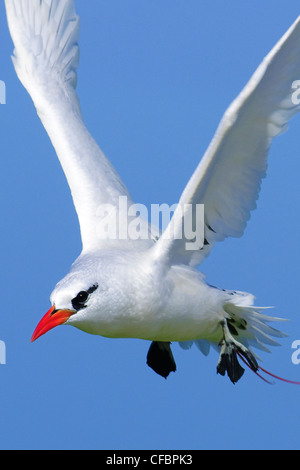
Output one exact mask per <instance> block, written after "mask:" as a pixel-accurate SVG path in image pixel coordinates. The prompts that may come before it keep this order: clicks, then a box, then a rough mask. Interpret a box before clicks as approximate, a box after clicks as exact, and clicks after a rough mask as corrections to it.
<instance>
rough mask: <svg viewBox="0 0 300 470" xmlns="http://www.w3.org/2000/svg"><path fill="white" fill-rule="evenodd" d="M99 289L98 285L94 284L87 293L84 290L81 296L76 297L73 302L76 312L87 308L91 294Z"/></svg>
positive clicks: (80, 293)
mask: <svg viewBox="0 0 300 470" xmlns="http://www.w3.org/2000/svg"><path fill="white" fill-rule="evenodd" d="M96 289H98V284H94V285H93V286H92V287H90V288H89V289H88V290H87V291H85V290H82V291H80V292H79V294H77V295H76V297H74V299H73V300H72V306H73V308H74V309H75V310H81V309H82V308H85V307H86V305H85V303H86V301H87V299H88V297H89V295H90V294H92V293H93V292H95V290H96Z"/></svg>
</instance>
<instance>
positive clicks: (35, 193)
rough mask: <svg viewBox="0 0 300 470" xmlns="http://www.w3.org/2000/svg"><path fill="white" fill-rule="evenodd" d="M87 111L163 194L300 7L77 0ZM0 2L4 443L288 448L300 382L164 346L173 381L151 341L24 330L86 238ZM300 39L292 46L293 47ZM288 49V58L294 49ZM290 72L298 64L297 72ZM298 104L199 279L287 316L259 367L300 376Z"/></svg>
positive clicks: (149, 187) (161, 198)
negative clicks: (254, 200) (251, 197)
mask: <svg viewBox="0 0 300 470" xmlns="http://www.w3.org/2000/svg"><path fill="white" fill-rule="evenodd" d="M77 11H78V13H79V14H80V16H81V37H80V46H81V61H80V68H79V73H78V79H79V83H78V93H79V96H80V101H81V106H82V111H83V115H84V117H85V121H86V123H87V125H88V127H89V129H90V131H91V132H92V134H93V136H94V137H95V138H96V140H97V141H98V143H99V144H100V146H101V148H102V149H103V151H104V152H105V153H106V155H107V156H108V157H109V158H110V159H111V161H112V162H113V163H114V165H115V166H116V168H117V170H118V172H119V173H120V174H121V176H122V178H123V180H124V181H125V183H126V185H127V186H128V187H129V190H130V192H131V194H132V196H133V199H134V200H135V201H136V202H139V203H144V204H147V205H150V204H151V203H169V204H173V203H176V202H177V201H178V198H179V196H180V194H181V192H182V190H183V189H184V187H185V184H186V183H187V181H188V179H189V177H190V176H191V174H192V172H193V171H194V169H195V168H196V165H197V164H198V161H199V160H200V158H201V156H202V155H203V153H204V151H205V150H206V147H207V146H208V144H209V142H210V140H211V138H212V136H213V133H214V131H215V129H216V127H217V125H218V123H219V120H220V118H221V117H222V114H223V112H224V111H225V110H226V108H227V106H228V105H229V104H230V102H231V101H232V100H233V99H234V98H235V96H236V95H237V94H238V93H239V92H240V90H241V89H242V87H243V86H244V85H245V84H246V82H247V81H248V79H249V78H250V76H251V74H252V73H253V72H254V70H255V69H256V67H257V66H258V65H259V63H260V62H261V60H262V59H263V57H264V56H265V55H266V54H267V53H268V52H269V50H270V49H271V48H272V47H273V45H275V43H276V42H277V40H279V38H280V37H281V36H282V35H283V33H284V32H285V31H286V30H287V29H288V27H289V26H290V25H291V24H292V23H293V21H294V20H295V19H296V18H297V16H298V15H299V13H300V9H299V1H298V0H297V1H296V0H287V1H286V2H284V3H283V2H282V1H277V0H264V1H263V2H262V1H258V0H252V1H249V0H248V1H244V2H241V1H240V0H230V1H225V0H214V1H204V0H203V1H202V0H77ZM11 53H12V43H11V40H10V37H9V34H8V29H7V25H6V19H5V12H4V6H3V2H1V4H0V59H1V61H0V64H1V67H0V80H3V81H4V82H5V83H6V105H0V120H1V121H0V122H1V128H0V135H1V156H2V157H1V159H0V174H1V185H0V192H1V198H0V204H1V220H2V222H1V232H0V237H1V246H2V253H1V315H0V340H2V341H4V342H5V344H6V352H7V364H6V365H0V384H1V385H0V410H1V412H0V447H1V448H2V449H76V448H78V449H95V448H97V449H176V450H178V449H296V448H299V447H300V437H299V422H300V409H299V396H300V388H298V387H296V386H292V385H287V384H282V383H277V384H276V385H274V386H271V385H267V384H265V383H264V382H262V381H260V380H259V379H258V378H257V377H256V376H255V375H254V374H252V373H251V372H250V371H247V372H246V374H245V376H244V378H243V379H242V380H241V381H240V382H239V383H238V384H237V385H235V386H233V385H232V384H231V383H230V381H229V380H228V379H227V378H223V377H220V376H217V374H216V364H217V359H218V358H217V354H216V353H215V352H214V351H213V352H212V353H211V354H210V356H209V357H208V358H204V357H203V356H202V355H201V353H200V352H199V351H198V350H197V349H196V348H193V349H192V350H190V351H183V350H181V349H180V347H179V346H178V345H177V344H174V345H173V352H174V356H175V359H176V361H177V367H178V371H177V372H176V374H171V376H170V377H169V378H168V380H164V379H162V378H161V377H159V376H158V375H156V374H155V373H154V372H153V371H152V370H151V369H149V368H148V367H147V366H146V364H145V361H146V354H147V351H148V347H149V344H148V343H147V342H143V341H141V340H110V339H104V338H101V337H94V336H89V335H87V334H85V333H83V332H81V331H79V330H76V329H75V328H71V327H59V328H57V329H56V330H53V331H51V332H50V333H48V334H47V335H46V336H44V337H42V338H41V339H39V340H38V341H37V342H36V343H34V344H31V343H30V338H31V334H32V332H33V330H34V328H35V326H36V324H37V322H38V321H39V320H40V318H41V317H42V315H44V313H45V312H46V311H47V310H48V308H49V307H50V303H49V295H50V293H51V291H52V289H53V287H54V285H55V284H56V282H57V281H59V280H60V279H61V277H63V276H64V275H65V274H66V272H67V271H68V270H69V266H70V264H71V263H72V262H73V260H74V259H75V258H76V257H77V256H78V255H79V253H80V248H81V245H80V235H79V227H78V223H77V218H76V214H75V210H74V208H73V204H72V200H71V196H70V193H69V188H68V186H67V183H66V180H65V177H64V175H63V172H62V170H61V168H60V165H59V162H58V160H57V158H56V155H55V153H54V151H53V149H52V146H51V144H50V142H49V139H48V136H47V135H46V133H45V131H44V129H43V127H42V125H41V123H40V121H39V119H38V118H37V116H36V113H35V110H34V107H33V105H32V102H31V100H30V98H29V97H28V95H27V93H26V92H25V90H24V89H23V87H22V86H21V85H20V83H19V81H18V79H17V77H16V75H15V72H14V70H13V66H12V63H11V60H10V55H11ZM299 54H300V51H299ZM299 60H300V59H299ZM299 79H300V77H299ZM299 135H300V116H298V117H296V118H294V120H293V121H292V123H291V126H290V130H289V131H288V133H286V134H285V135H283V136H281V137H279V138H277V140H276V141H275V142H274V145H273V147H272V149H271V153H270V166H269V173H268V177H267V179H266V180H265V181H264V183H263V188H262V191H261V195H260V200H259V203H258V209H257V210H256V211H255V212H254V213H253V215H252V218H251V221H250V223H249V225H248V227H247V231H246V233H245V235H244V236H243V238H241V239H231V240H227V241H226V242H223V243H220V244H219V245H218V246H216V247H215V248H214V250H213V252H212V254H211V255H210V257H209V258H208V259H207V260H206V261H205V263H204V264H203V265H202V266H201V267H200V269H201V270H203V271H204V272H205V274H206V275H207V279H208V282H209V283H211V284H214V285H218V286H220V287H224V288H228V289H236V290H244V291H249V292H252V293H253V294H255V296H256V298H257V299H256V303H257V305H263V306H274V307H275V308H274V310H272V314H274V315H276V316H282V317H285V318H289V319H290V320H291V321H290V322H288V323H285V324H282V325H281V328H282V329H283V330H284V331H285V332H286V333H288V334H289V337H288V338H286V339H284V340H283V341H282V346H281V347H280V348H275V349H273V351H272V354H267V353H262V354H261V355H262V357H263V359H264V367H266V368H267V369H270V370H271V371H273V372H275V373H278V374H280V375H282V376H284V377H288V378H291V379H294V380H300V365H299V366H296V365H294V364H293V363H292V361H291V356H292V352H293V350H292V348H291V345H292V342H293V341H294V340H298V339H299V340H300V302H299V279H300V268H299V266H300V251H299V233H300V218H299V215H298V214H299V212H300V194H299V174H300V145H299V144H300V140H299Z"/></svg>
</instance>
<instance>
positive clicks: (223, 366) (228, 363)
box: [217, 343, 245, 384]
mask: <svg viewBox="0 0 300 470" xmlns="http://www.w3.org/2000/svg"><path fill="white" fill-rule="evenodd" d="M226 372H227V374H228V377H229V378H230V380H231V382H232V383H233V384H235V383H237V382H238V381H239V380H240V379H241V378H242V377H243V375H244V372H245V369H243V367H242V366H241V365H240V364H239V361H238V359H237V349H236V347H235V345H234V344H231V343H229V344H224V345H222V350H221V354H220V359H219V362H218V366H217V373H218V374H220V375H222V376H223V377H224V376H225V373H226Z"/></svg>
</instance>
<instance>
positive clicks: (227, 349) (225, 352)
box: [217, 319, 258, 384]
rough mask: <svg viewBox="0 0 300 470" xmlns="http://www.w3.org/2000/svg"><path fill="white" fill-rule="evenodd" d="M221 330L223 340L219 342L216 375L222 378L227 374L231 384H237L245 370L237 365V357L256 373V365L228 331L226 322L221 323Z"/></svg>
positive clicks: (250, 354)
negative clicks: (219, 349) (243, 359)
mask: <svg viewBox="0 0 300 470" xmlns="http://www.w3.org/2000/svg"><path fill="white" fill-rule="evenodd" d="M221 325H222V329H223V335H224V336H223V339H222V341H221V342H220V346H221V353H220V358H219V362H218V366H217V372H218V374H220V375H222V376H224V375H225V373H226V372H227V374H228V377H229V378H230V380H231V382H232V383H234V384H235V383H236V382H238V381H239V380H240V379H241V377H242V376H243V375H244V372H245V369H243V367H242V366H241V365H240V364H239V362H238V358H237V356H238V355H239V356H242V357H244V358H245V360H246V361H247V363H248V365H249V367H250V368H251V369H252V370H253V371H254V372H257V370H258V364H257V362H256V359H255V357H254V356H253V354H252V353H251V352H250V351H249V350H248V349H247V348H246V347H245V346H244V345H243V344H241V343H239V342H238V341H237V340H236V339H234V338H233V336H232V334H231V333H230V331H229V328H228V324H227V320H226V319H224V320H223V321H222V323H221Z"/></svg>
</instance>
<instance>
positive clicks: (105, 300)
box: [5, 0, 300, 383]
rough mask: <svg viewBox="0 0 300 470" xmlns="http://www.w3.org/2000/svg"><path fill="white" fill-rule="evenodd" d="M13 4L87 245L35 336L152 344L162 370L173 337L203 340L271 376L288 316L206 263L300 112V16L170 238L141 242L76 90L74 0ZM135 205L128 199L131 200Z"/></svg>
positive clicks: (241, 103)
mask: <svg viewBox="0 0 300 470" xmlns="http://www.w3.org/2000/svg"><path fill="white" fill-rule="evenodd" d="M5 6H6V12H7V19H8V25H9V30H10V33H11V37H12V40H13V43H14V47H15V50H14V56H13V63H14V66H15V70H16V73H17V75H18V77H19V79H20V81H21V82H22V84H23V85H24V87H25V88H26V90H27V91H28V93H29V94H30V96H31V98H32V100H33V102H34V105H35V107H36V110H37V113H38V115H39V117H40V119H41V121H42V123H43V125H44V127H45V129H46V131H47V133H48V135H49V137H50V139H51V142H52V144H53V146H54V148H55V150H56V153H57V155H58V158H59V160H60V162H61V165H62V167H63V170H64V172H65V175H66V178H67V180H68V183H69V186H70V189H71V193H72V197H73V201H74V205H75V208H76V211H77V214H78V218H79V223H80V230H81V237H82V252H81V254H80V256H79V258H78V259H77V260H76V261H75V262H74V263H73V265H72V266H71V269H70V272H69V273H68V274H67V275H66V276H65V277H64V278H63V279H62V280H61V281H60V282H59V283H58V284H57V285H56V287H55V289H54V291H53V292H52V295H51V305H52V306H51V308H50V310H49V311H48V312H47V314H46V315H45V316H44V317H43V319H42V320H41V322H40V323H39V325H38V326H37V328H36V330H35V332H34V334H33V337H32V341H34V340H35V339H37V338H38V337H40V336H41V335H43V334H44V333H46V332H47V331H49V330H50V329H52V328H54V327H55V326H58V325H61V324H66V325H72V326H75V327H77V328H79V329H80V330H83V331H85V332H87V333H91V334H95V335H101V336H105V337H110V338H140V339H144V340H150V341H151V342H152V344H151V347H150V350H149V353H148V357H147V362H148V365H149V366H150V367H152V368H153V369H154V370H155V371H156V372H157V373H159V374H160V375H162V376H163V377H167V376H168V375H169V373H170V372H171V371H175V370H176V365H175V361H174V357H173V355H172V352H171V347H170V344H171V342H179V343H180V345H181V346H182V347H183V348H185V349H188V348H189V347H190V346H191V345H192V344H193V343H196V345H197V346H198V347H199V349H200V350H201V351H202V352H203V353H204V354H208V352H209V348H210V345H214V346H215V347H216V349H218V351H219V354H220V357H219V362H218V365H217V371H218V372H219V373H220V374H221V375H225V374H226V372H227V374H228V376H229V378H230V380H231V381H232V382H233V383H235V382H237V381H238V380H239V379H240V378H241V376H242V375H243V373H244V369H243V367H242V366H241V365H240V364H239V362H238V358H239V359H241V360H242V361H243V362H244V363H245V364H246V365H248V366H249V367H250V368H251V369H252V370H253V371H254V372H256V373H258V372H259V370H262V371H264V369H262V368H261V366H259V365H258V361H257V358H258V356H256V354H255V353H254V352H253V351H252V347H256V348H259V349H263V350H267V346H266V345H273V344H278V343H276V341H275V340H274V339H273V337H282V336H284V335H283V333H281V332H279V331H278V330H276V329H274V328H272V327H271V326H269V325H268V323H269V322H270V321H274V320H279V319H277V318H273V317H271V316H266V315H264V314H263V313H262V310H263V309H262V308H259V307H256V306H254V305H253V303H254V297H253V296H252V295H251V294H248V293H243V292H237V291H228V290H225V289H219V288H216V287H212V286H210V285H208V284H207V283H206V282H205V279H204V276H203V275H202V274H201V273H200V272H199V271H198V270H197V269H196V266H197V265H199V264H200V263H201V261H202V260H203V259H204V258H205V257H206V256H207V255H208V254H209V252H210V250H211V248H212V247H213V246H214V244H215V242H217V241H221V240H224V239H225V238H226V237H240V236H241V235H242V234H243V232H244V229H245V227H246V224H247V221H248V219H249V217H250V212H251V211H252V210H253V209H254V208H255V206H256V200H257V198H258V195H259V191H260V186H261V181H262V179H263V178H264V176H265V174H266V169H267V155H268V151H269V148H270V144H271V142H272V140H273V138H274V137H276V136H277V135H279V134H281V133H282V132H283V131H284V130H285V129H286V127H287V123H288V121H289V119H290V118H291V117H292V116H294V115H295V114H296V113H297V112H298V111H299V110H300V106H299V101H300V100H297V99H295V98H297V96H295V93H296V91H297V84H298V82H297V81H298V80H300V17H299V18H298V19H297V20H296V21H295V23H294V24H293V25H292V26H291V28H290V29H289V30H288V31H287V32H286V34H285V35H284V36H283V37H282V39H281V40H280V41H279V42H278V44H277V45H276V46H275V47H274V48H273V49H272V51H271V52H270V53H269V54H268V56H267V57H266V58H265V59H264V60H263V62H262V63H261V65H260V66H259V67H258V69H257V70H256V72H255V73H254V75H253V76H252V78H251V79H250V81H249V83H248V84H247V85H246V87H245V88H244V89H243V91H242V92H241V93H240V95H239V96H238V97H237V98H236V100H235V101H234V102H233V103H232V104H231V106H230V107H229V108H228V110H227V111H226V113H225V115H224V117H223V119H222V121H221V123H220V125H219V127H218V129H217V132H216V134H215V136H214V138H213V140H212V142H211V144H210V146H209V147H208V150H207V151H206V153H205V155H204V156H203V158H202V160H201V161H200V163H199V166H198V168H197V169H196V171H195V173H194V174H193V176H192V177H191V179H190V181H189V182H188V184H187V186H186V188H185V190H184V192H183V194H182V196H181V199H180V201H179V205H178V207H177V209H176V211H175V213H174V215H173V217H172V219H171V221H170V223H169V225H168V227H167V229H166V230H165V231H164V233H163V234H161V236H159V237H158V236H157V229H156V228H155V227H152V226H151V225H150V224H149V223H148V221H146V220H142V219H141V218H139V220H138V223H139V232H140V237H130V236H127V237H126V236H120V233H121V232H122V231H123V232H122V233H123V235H124V230H123V229H124V226H125V227H128V226H129V225H130V223H132V222H133V221H134V220H135V216H134V215H133V214H131V213H130V210H129V208H130V207H131V205H132V204H133V201H132V200H131V198H130V195H129V193H128V191H127V189H126V187H125V185H124V184H123V182H122V181H121V179H120V177H119V176H118V174H117V172H116V171H115V169H114V168H113V166H112V165H111V163H110V162H109V160H108V159H107V158H106V157H105V156H104V154H103V153H102V151H101V150H100V148H99V147H98V145H97V144H96V142H95V141H94V139H93V138H92V137H91V135H90V134H89V132H88V130H87V128H86V126H85V124H84V122H83V119H82V116H81V112H80V107H79V102H78V98H77V95H76V91H75V88H76V69H77V67H78V57H79V54H78V33H79V17H78V16H77V14H76V12H75V6H74V1H73V0H5ZM124 200H126V203H127V205H126V206H124V204H123V205H122V204H120V201H124ZM199 204H204V238H203V241H204V243H202V244H201V245H199V246H198V245H197V244H196V245H192V246H191V239H190V238H189V237H187V236H186V234H185V231H184V230H183V229H184V224H185V221H186V219H187V218H188V217H189V216H190V217H193V220H195V213H194V212H193V213H192V215H191V212H189V211H191V208H193V210H195V208H196V207H198V205H199ZM103 208H105V209H106V212H105V214H104V212H103ZM196 220H197V219H196ZM199 223H200V222H199ZM110 224H111V225H110ZM114 224H115V225H116V224H117V227H116V229H117V230H116V233H118V236H117V237H115V239H114V237H109V236H108V237H105V236H102V235H101V234H103V231H104V225H105V226H108V225H109V226H111V227H112V226H113V225H114ZM126 230H127V229H126ZM180 234H181V235H182V236H181V237H180V236H179V235H180ZM126 235H128V232H127V231H126ZM191 248H192V249H191Z"/></svg>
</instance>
